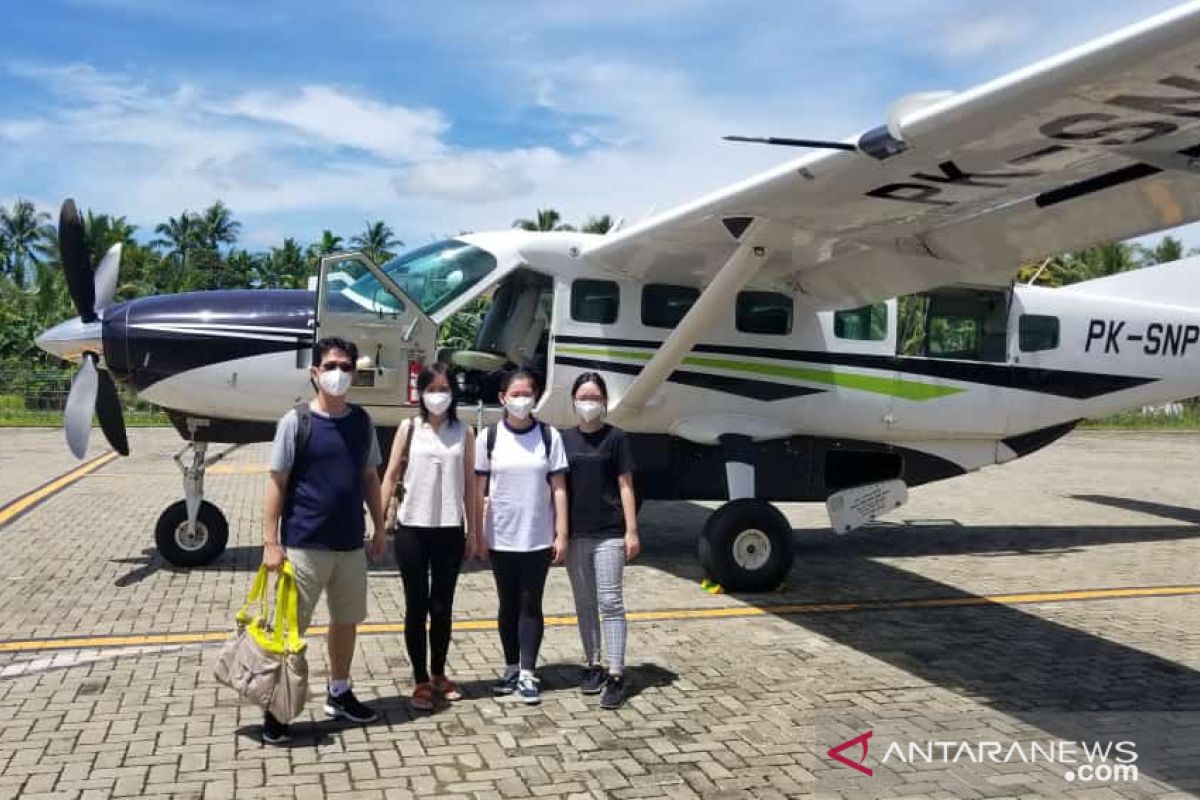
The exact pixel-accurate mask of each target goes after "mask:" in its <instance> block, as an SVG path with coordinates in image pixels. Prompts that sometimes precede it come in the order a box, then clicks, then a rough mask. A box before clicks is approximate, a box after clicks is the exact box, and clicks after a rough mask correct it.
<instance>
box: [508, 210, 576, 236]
mask: <svg viewBox="0 0 1200 800" xmlns="http://www.w3.org/2000/svg"><path fill="white" fill-rule="evenodd" d="M512 226H513V227H514V228H520V229H522V230H526V231H573V230H575V229H574V228H572V227H571V226H570V225H567V224H565V223H563V221H562V215H561V214H559V213H558V212H557V211H555V210H554V209H553V208H539V209H538V210H537V217H536V218H535V219H515V220H513V224H512Z"/></svg>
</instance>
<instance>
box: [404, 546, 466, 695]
mask: <svg viewBox="0 0 1200 800" xmlns="http://www.w3.org/2000/svg"><path fill="white" fill-rule="evenodd" d="M465 551H466V540H465V539H464V537H463V529H462V528H461V527H453V528H410V527H407V526H404V525H401V526H400V527H399V529H398V530H397V531H396V563H397V564H399V566H400V578H401V580H403V581H404V644H405V646H406V647H407V648H408V659H409V661H410V662H411V663H412V667H413V680H415V681H416V682H417V683H425V682H426V681H428V680H429V675H430V673H432V674H434V675H445V674H446V654H447V653H448V652H449V650H450V632H451V617H452V615H453V612H454V587H455V586H456V585H457V584H458V573H459V570H460V569H461V568H462V561H463V554H464V552H465ZM426 620H428V622H429V633H428V640H427V639H426V632H425V622H426ZM426 641H428V651H429V661H428V666H427V665H426V652H427V648H426Z"/></svg>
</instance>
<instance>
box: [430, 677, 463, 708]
mask: <svg viewBox="0 0 1200 800" xmlns="http://www.w3.org/2000/svg"><path fill="white" fill-rule="evenodd" d="M433 688H434V690H435V691H437V693H438V694H440V695H441V696H442V697H444V698H446V699H447V700H449V701H450V702H454V701H455V700H462V692H460V691H459V690H458V687H457V686H455V685H454V681H452V680H450V679H449V678H447V677H446V676H445V675H434V676H433Z"/></svg>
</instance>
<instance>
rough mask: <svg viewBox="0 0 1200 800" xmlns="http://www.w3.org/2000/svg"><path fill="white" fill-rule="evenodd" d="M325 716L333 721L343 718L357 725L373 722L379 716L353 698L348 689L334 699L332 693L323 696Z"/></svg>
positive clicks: (352, 693)
mask: <svg viewBox="0 0 1200 800" xmlns="http://www.w3.org/2000/svg"><path fill="white" fill-rule="evenodd" d="M325 716H327V717H333V718H335V719H336V718H337V717H345V718H346V719H348V720H350V721H351V722H359V723H366V722H374V721H375V720H377V719H379V715H378V714H376V713H375V712H374V711H372V710H371V709H370V708H369V707H367V706H364V705H363V704H362V703H360V702H359V700H358V698H357V697H355V696H354V692H352V691H350V690H349V689H347V690H346V691H344V692H342V693H341V694H339V695H338V696H337V697H334V696H333V694H332V693H330V694H327V695H325Z"/></svg>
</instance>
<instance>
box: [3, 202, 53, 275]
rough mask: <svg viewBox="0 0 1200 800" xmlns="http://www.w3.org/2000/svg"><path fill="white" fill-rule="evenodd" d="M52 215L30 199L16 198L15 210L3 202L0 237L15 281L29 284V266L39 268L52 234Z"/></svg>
mask: <svg viewBox="0 0 1200 800" xmlns="http://www.w3.org/2000/svg"><path fill="white" fill-rule="evenodd" d="M49 223H50V215H49V214H47V213H46V212H44V211H38V210H37V207H36V206H34V204H33V203H31V202H29V201H28V200H17V202H15V203H13V207H12V210H11V211H10V210H8V209H6V208H4V207H3V206H0V238H2V239H3V240H4V254H5V257H4V271H5V272H7V273H8V274H9V275H11V276H12V279H13V282H14V283H16V284H17V286H20V287H21V288H25V287H26V279H27V278H28V275H27V274H26V269H27V267H29V266H33V267H34V268H36V269H38V270H39V271H40V268H41V266H42V257H43V256H44V255H45V254H46V248H45V242H46V239H47V236H48V235H49V234H50V225H49Z"/></svg>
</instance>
